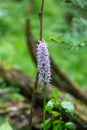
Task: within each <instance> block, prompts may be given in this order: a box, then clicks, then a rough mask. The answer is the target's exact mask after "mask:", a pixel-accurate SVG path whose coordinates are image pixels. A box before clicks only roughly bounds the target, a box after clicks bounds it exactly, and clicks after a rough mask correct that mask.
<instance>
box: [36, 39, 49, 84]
mask: <svg viewBox="0 0 87 130" xmlns="http://www.w3.org/2000/svg"><path fill="white" fill-rule="evenodd" d="M37 66H38V71H39V79H40V80H41V81H43V82H45V83H46V84H48V85H49V84H50V80H51V68H50V59H49V53H48V48H47V45H46V42H45V41H39V44H38V45H37Z"/></svg>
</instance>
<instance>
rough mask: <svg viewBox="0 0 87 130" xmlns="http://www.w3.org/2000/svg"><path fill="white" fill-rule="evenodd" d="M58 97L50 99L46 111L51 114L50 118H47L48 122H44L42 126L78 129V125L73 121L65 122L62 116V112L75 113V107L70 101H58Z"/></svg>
mask: <svg viewBox="0 0 87 130" xmlns="http://www.w3.org/2000/svg"><path fill="white" fill-rule="evenodd" d="M57 98H58V97H57V96H56V98H53V99H51V100H50V101H48V103H47V105H46V107H45V111H46V112H47V113H49V114H50V118H49V119H47V120H46V124H45V126H44V123H43V124H42V128H44V127H45V128H46V130H49V129H50V128H52V130H76V126H75V124H74V123H73V122H64V121H63V117H62V112H63V111H64V112H66V113H69V114H70V115H71V116H73V115H74V111H75V107H74V104H73V103H72V102H70V101H67V100H64V101H61V102H60V101H58V99H57Z"/></svg>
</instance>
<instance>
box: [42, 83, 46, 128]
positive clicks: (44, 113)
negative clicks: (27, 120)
mask: <svg viewBox="0 0 87 130" xmlns="http://www.w3.org/2000/svg"><path fill="white" fill-rule="evenodd" d="M43 98H44V112H43V123H44V130H45V118H46V112H45V106H46V83H44V88H43Z"/></svg>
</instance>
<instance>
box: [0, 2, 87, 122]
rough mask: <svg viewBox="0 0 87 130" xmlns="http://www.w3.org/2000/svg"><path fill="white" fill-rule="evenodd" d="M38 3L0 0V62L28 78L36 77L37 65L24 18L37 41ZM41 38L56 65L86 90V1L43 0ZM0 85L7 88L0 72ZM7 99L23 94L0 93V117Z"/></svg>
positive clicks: (12, 99) (1, 87)
mask: <svg viewBox="0 0 87 130" xmlns="http://www.w3.org/2000/svg"><path fill="white" fill-rule="evenodd" d="M40 6H41V1H40V0H4V1H3V0H0V66H3V65H4V66H5V67H6V68H17V69H19V70H22V71H23V72H24V73H25V74H27V75H28V76H30V77H32V78H35V77H36V70H37V68H36V66H35V64H34V62H33V60H32V56H31V53H30V51H29V49H28V47H27V44H26V42H27V40H26V32H25V28H26V18H29V19H30V24H31V31H32V34H33V36H34V39H35V40H36V41H38V40H39V17H38V13H39V11H40ZM43 38H44V39H45V40H46V42H47V44H48V49H49V52H50V56H51V57H52V58H53V60H54V62H55V63H56V64H57V65H58V66H59V68H60V69H61V70H62V71H63V72H65V73H66V74H67V75H68V77H69V78H70V79H72V81H73V82H76V83H77V84H78V86H79V87H80V88H81V89H83V90H87V1H86V0H61V1H60V0H45V6H44V18H43ZM35 46H36V45H35ZM13 88H14V87H13ZM0 89H1V90H2V89H7V87H6V83H5V81H4V80H3V78H2V76H0ZM10 100H11V101H16V102H20V101H22V100H23V97H22V96H21V95H20V94H18V93H9V94H7V95H6V97H5V96H1V98H0V107H1V108H0V114H1V115H2V117H3V115H4V114H7V113H8V110H6V108H4V107H6V106H8V104H9V103H7V104H5V102H6V101H10ZM3 103H4V105H3ZM2 108H4V109H3V111H2ZM3 113H4V114H3ZM0 118H1V117H0ZM1 122H2V121H1Z"/></svg>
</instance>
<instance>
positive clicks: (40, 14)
mask: <svg viewBox="0 0 87 130" xmlns="http://www.w3.org/2000/svg"><path fill="white" fill-rule="evenodd" d="M43 7H44V0H42V5H41V11H40V12H39V18H40V40H41V41H42V32H43V30H42V29H43V28H42V26H43Z"/></svg>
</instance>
